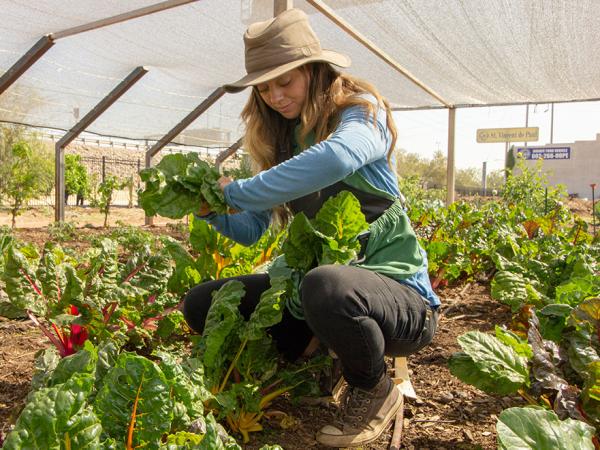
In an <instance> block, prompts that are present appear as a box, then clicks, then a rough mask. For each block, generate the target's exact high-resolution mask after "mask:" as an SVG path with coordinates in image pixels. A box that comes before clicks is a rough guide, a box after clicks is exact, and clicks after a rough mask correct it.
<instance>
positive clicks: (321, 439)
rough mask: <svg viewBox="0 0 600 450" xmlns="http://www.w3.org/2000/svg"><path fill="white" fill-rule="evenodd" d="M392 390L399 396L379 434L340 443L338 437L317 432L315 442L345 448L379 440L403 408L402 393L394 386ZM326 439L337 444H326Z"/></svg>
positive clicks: (386, 416)
mask: <svg viewBox="0 0 600 450" xmlns="http://www.w3.org/2000/svg"><path fill="white" fill-rule="evenodd" d="M394 389H398V394H399V395H398V400H396V403H395V404H394V406H393V407H392V408H391V409H390V410H389V411H388V413H387V414H386V415H385V419H384V422H385V425H384V426H383V427H382V428H381V431H379V433H377V434H376V435H374V436H369V437H368V438H366V439H361V440H360V441H357V440H350V441H347V442H344V441H340V440H339V437H338V436H333V435H330V434H322V433H321V432H320V431H319V432H317V436H316V440H317V442H318V443H319V444H322V445H325V446H327V447H332V448H345V447H358V446H361V445H364V444H369V443H371V442H373V441H376V440H377V439H378V438H379V436H381V434H382V433H383V432H384V431H385V430H386V429H387V427H388V426H389V425H390V422H391V421H392V420H393V419H394V417H395V416H396V414H397V413H398V410H400V408H404V396H403V395H402V392H400V389H399V388H398V387H397V386H394ZM328 438H333V439H334V440H337V442H335V443H333V442H328Z"/></svg>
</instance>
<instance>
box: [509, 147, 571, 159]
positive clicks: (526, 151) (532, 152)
mask: <svg viewBox="0 0 600 450" xmlns="http://www.w3.org/2000/svg"><path fill="white" fill-rule="evenodd" d="M517 153H519V154H521V155H523V158H525V159H543V160H546V161H547V160H553V159H571V147H517Z"/></svg>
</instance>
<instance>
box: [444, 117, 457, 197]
mask: <svg viewBox="0 0 600 450" xmlns="http://www.w3.org/2000/svg"><path fill="white" fill-rule="evenodd" d="M455 130H456V108H448V160H447V162H446V205H450V204H452V203H454V199H455V197H454V196H455V194H454V184H455V182H454V180H455V176H454V175H455V171H454V143H455V136H456V133H455Z"/></svg>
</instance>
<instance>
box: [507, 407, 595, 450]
mask: <svg viewBox="0 0 600 450" xmlns="http://www.w3.org/2000/svg"><path fill="white" fill-rule="evenodd" d="M496 430H497V432H498V448H499V449H506V450H508V449H523V450H525V449H531V450H593V449H594V444H593V442H592V436H593V435H594V428H592V427H591V426H589V425H588V424H586V423H584V422H580V421H578V420H573V419H566V420H564V421H561V420H560V419H559V418H558V416H557V415H556V414H555V413H554V412H552V411H548V410H544V409H541V408H540V409H538V408H508V409H505V410H504V411H502V413H500V416H499V417H498V422H497V423H496Z"/></svg>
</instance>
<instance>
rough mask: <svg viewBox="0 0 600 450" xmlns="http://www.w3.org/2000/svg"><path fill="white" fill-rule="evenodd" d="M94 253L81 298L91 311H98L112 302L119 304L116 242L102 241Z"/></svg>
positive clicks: (119, 290)
mask: <svg viewBox="0 0 600 450" xmlns="http://www.w3.org/2000/svg"><path fill="white" fill-rule="evenodd" d="M96 251H97V253H96V254H95V255H94V256H92V257H91V258H90V268H89V270H88V272H87V275H86V277H85V287H84V289H83V296H84V302H85V303H86V304H88V305H89V306H90V307H91V308H92V309H94V310H100V309H102V308H103V307H105V306H106V305H107V304H108V303H110V302H112V301H116V302H119V301H120V300H121V299H120V292H121V289H120V287H119V263H118V258H117V244H116V242H115V241H113V240H111V239H102V240H101V241H100V244H99V247H98V248H97V250H96Z"/></svg>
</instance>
